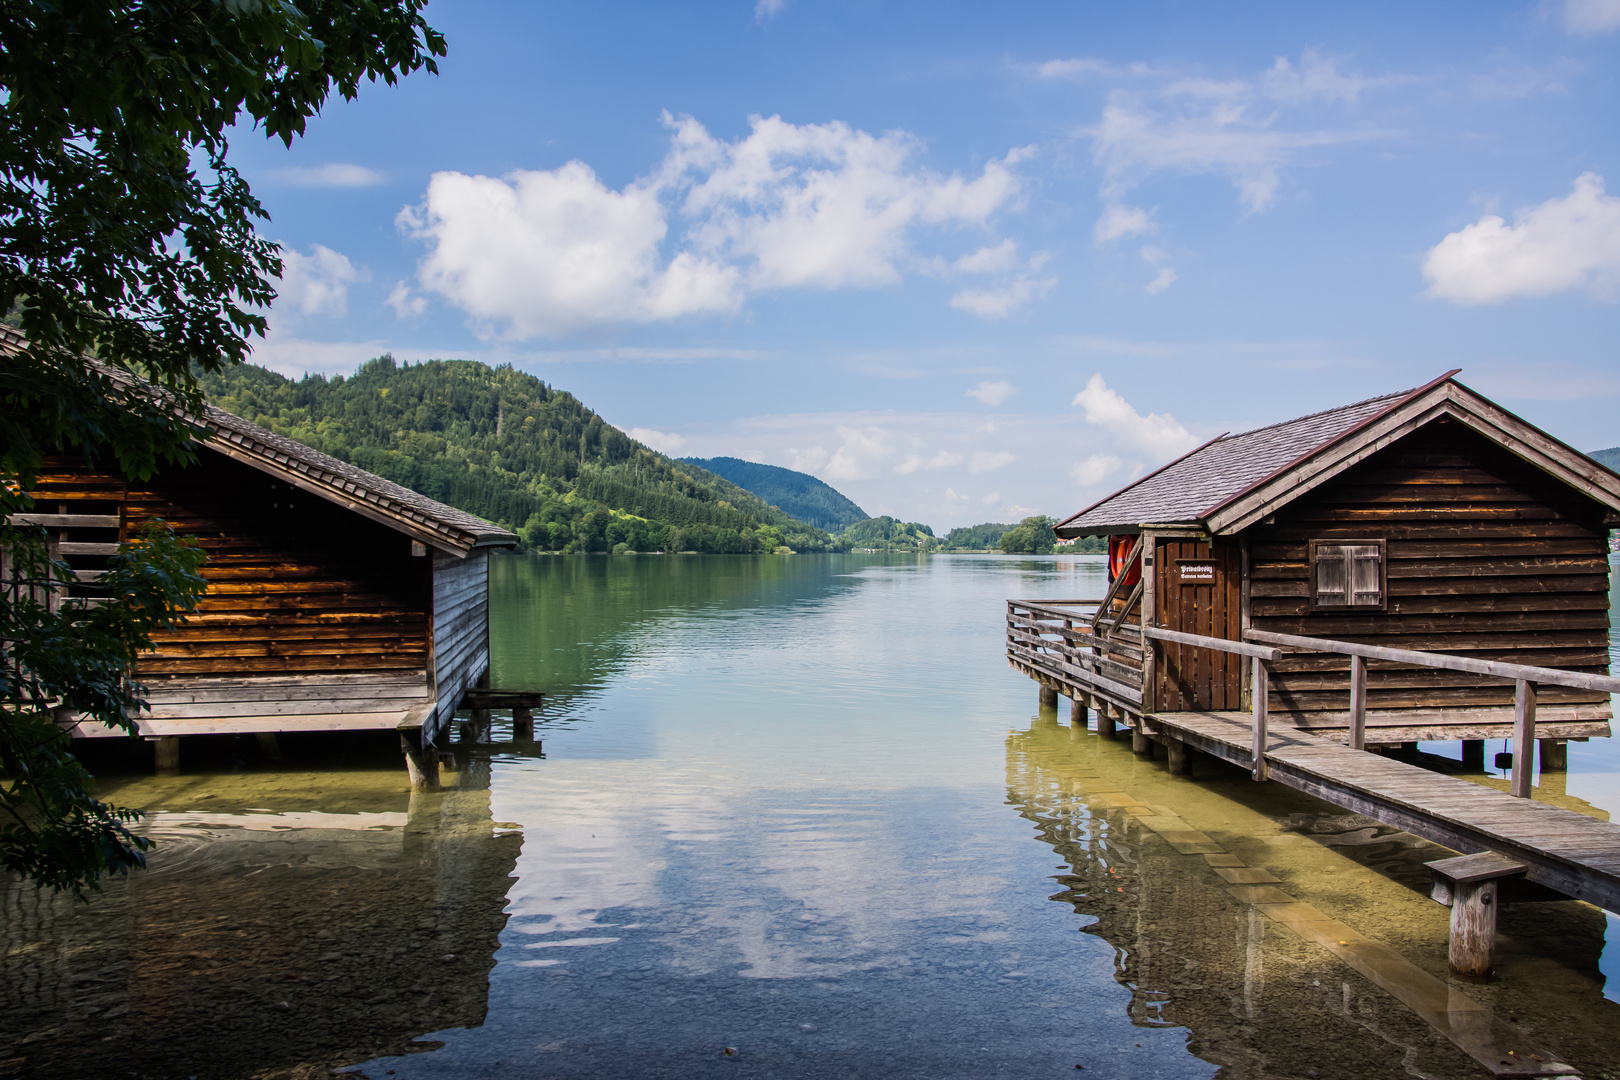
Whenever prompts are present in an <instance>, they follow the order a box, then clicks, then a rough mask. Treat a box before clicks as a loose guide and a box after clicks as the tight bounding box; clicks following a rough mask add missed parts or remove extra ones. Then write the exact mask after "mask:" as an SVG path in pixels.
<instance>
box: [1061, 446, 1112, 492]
mask: <svg viewBox="0 0 1620 1080" xmlns="http://www.w3.org/2000/svg"><path fill="white" fill-rule="evenodd" d="M1124 464H1125V463H1124V462H1123V461H1121V460H1120V459H1119V458H1117V457H1115V456H1114V455H1113V454H1092V455H1091V456H1090V457H1088V458H1086V459H1085V460H1084V461H1077V462H1075V463H1074V468H1073V469H1070V470H1069V475H1070V476H1072V477H1074V482H1075V483H1076V484H1079V485H1080V486H1081V487H1091V486H1092V485H1093V484H1100V483H1102V482H1103V481H1104V480H1106V479H1108V478H1109V477H1110V476H1113V475H1114V474H1115V473H1117V472H1119V470H1120V467H1121V466H1122V465H1124Z"/></svg>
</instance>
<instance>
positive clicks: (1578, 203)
mask: <svg viewBox="0 0 1620 1080" xmlns="http://www.w3.org/2000/svg"><path fill="white" fill-rule="evenodd" d="M1423 276H1424V278H1425V279H1426V280H1427V281H1428V282H1429V290H1428V293H1427V295H1429V296H1433V297H1438V298H1440V299H1443V300H1451V301H1454V302H1455V303H1458V304H1466V305H1478V304H1498V303H1501V302H1502V301H1504V300H1509V299H1512V298H1514V297H1521V296H1549V295H1551V294H1553V293H1558V292H1565V291H1567V290H1570V289H1587V290H1590V291H1591V292H1592V293H1593V294H1594V295H1596V296H1597V297H1598V298H1599V299H1601V300H1604V301H1607V302H1611V303H1612V302H1613V301H1614V300H1615V299H1617V298H1620V198H1617V197H1615V196H1612V195H1607V194H1605V193H1604V186H1603V177H1601V176H1598V175H1597V174H1596V173H1590V172H1589V173H1583V174H1581V176H1580V177H1579V178H1577V179H1576V181H1575V187H1574V190H1573V191H1571V192H1570V193H1569V194H1568V195H1566V196H1564V197H1563V198H1553V199H1548V200H1547V201H1546V202H1544V203H1542V204H1541V205H1540V206H1534V207H1528V208H1526V209H1523V210H1520V211H1519V212H1518V213H1517V214H1515V215H1514V223H1513V224H1512V225H1509V224H1508V223H1507V222H1506V221H1504V220H1503V219H1502V218H1501V217H1499V216H1497V215H1495V214H1490V215H1487V216H1485V217H1483V218H1480V219H1479V220H1478V221H1476V222H1474V223H1473V224H1472V225H1469V226H1466V227H1465V228H1463V229H1460V230H1458V231H1457V232H1454V233H1451V234H1450V235H1448V236H1447V237H1446V238H1445V239H1443V240H1441V241H1440V242H1439V243H1438V244H1436V245H1435V246H1434V247H1432V248H1430V249H1429V253H1428V256H1427V257H1426V258H1425V259H1424V260H1423Z"/></svg>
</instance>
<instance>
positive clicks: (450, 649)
mask: <svg viewBox="0 0 1620 1080" xmlns="http://www.w3.org/2000/svg"><path fill="white" fill-rule="evenodd" d="M488 670H489V552H488V551H487V550H475V551H473V552H472V554H470V555H468V556H467V557H466V558H464V559H463V558H458V557H457V556H455V555H449V554H446V553H444V552H442V551H435V552H434V553H433V678H434V684H435V685H436V686H437V687H438V693H439V707H438V710H437V713H436V718H435V723H434V724H433V730H432V731H425V732H423V737H424V738H432V737H433V735H434V734H435V733H436V732H437V731H438V730H439V729H440V728H442V727H443V726H444V725H446V724H448V723H450V719H451V717H453V716H454V715H455V711H456V706H457V705H459V704H460V703H461V698H462V695H464V694H465V693H466V692H467V690H468V688H469V687H471V686H473V685H474V684H476V683H477V682H478V680H479V678H480V677H482V676H483V674H484V672H486V671H488Z"/></svg>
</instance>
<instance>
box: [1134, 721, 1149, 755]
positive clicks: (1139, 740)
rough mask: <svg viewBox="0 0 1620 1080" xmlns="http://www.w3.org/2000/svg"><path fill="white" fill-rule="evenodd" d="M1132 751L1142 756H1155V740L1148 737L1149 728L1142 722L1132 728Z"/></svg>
mask: <svg viewBox="0 0 1620 1080" xmlns="http://www.w3.org/2000/svg"><path fill="white" fill-rule="evenodd" d="M1131 753H1133V754H1140V755H1141V756H1142V757H1152V756H1153V740H1152V739H1150V738H1148V733H1147V730H1146V729H1145V728H1143V727H1142V725H1141V724H1137V725H1136V726H1135V727H1133V728H1131Z"/></svg>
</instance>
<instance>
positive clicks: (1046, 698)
mask: <svg viewBox="0 0 1620 1080" xmlns="http://www.w3.org/2000/svg"><path fill="white" fill-rule="evenodd" d="M1040 688H1041V698H1040V702H1041V708H1043V709H1055V708H1057V697H1058V695H1057V687H1055V686H1047V685H1046V684H1045V683H1041V684H1040Z"/></svg>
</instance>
